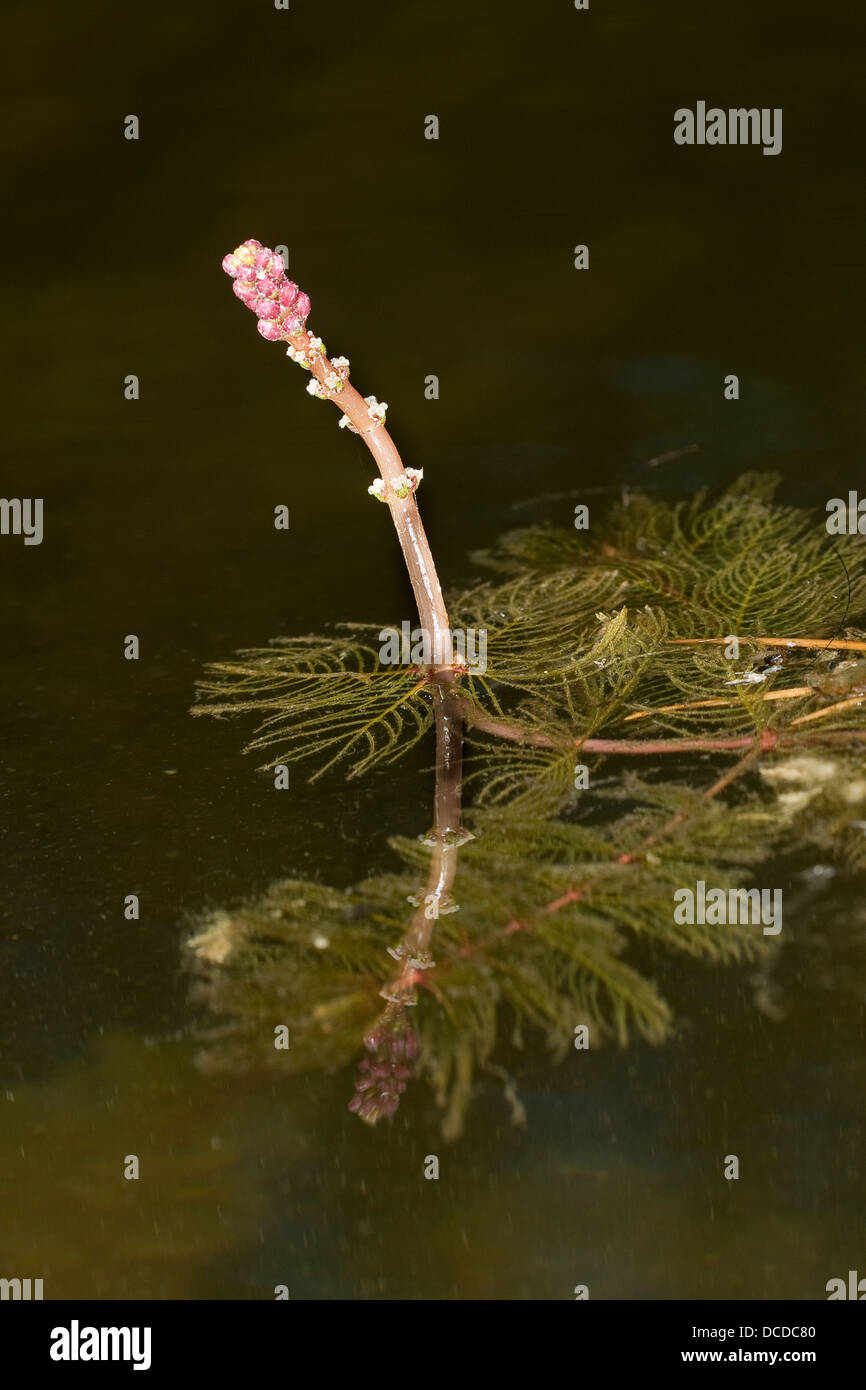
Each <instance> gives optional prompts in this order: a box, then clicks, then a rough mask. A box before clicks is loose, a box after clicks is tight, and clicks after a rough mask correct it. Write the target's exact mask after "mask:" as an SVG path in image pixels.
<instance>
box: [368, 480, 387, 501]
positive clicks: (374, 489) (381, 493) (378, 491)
mask: <svg viewBox="0 0 866 1390" xmlns="http://www.w3.org/2000/svg"><path fill="white" fill-rule="evenodd" d="M367 491H368V492H369V494H370V496H371V497H375V498H376V501H377V502H384V501H385V483H384V480H383V479H382V478H377V479H376V480H375V482H372V483H371V484H370V486H369V487H368V488H367Z"/></svg>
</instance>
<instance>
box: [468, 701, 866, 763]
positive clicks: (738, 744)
mask: <svg viewBox="0 0 866 1390" xmlns="http://www.w3.org/2000/svg"><path fill="white" fill-rule="evenodd" d="M460 703H461V708H462V711H463V715H464V718H465V720H466V723H467V724H469V725H470V726H471V727H472V728H474V729H479V730H480V731H481V733H484V734H493V735H494V736H495V737H496V738H505V739H508V740H509V741H510V742H511V743H523V744H527V745H528V746H529V747H531V748H556V747H557V744H556V743H554V741H553V739H550V738H548V737H547V735H546V734H540V733H533V732H532V731H531V730H527V729H521V728H519V727H518V726H517V725H515V724H507V723H506V722H505V721H504V720H502V719H490V718H489V717H488V716H487V715H486V714H483V713H481V712H480V711H479V710H478V708H477V707H476V706H475V705H473V704H471V702H470V701H469V700H461V701H460ZM760 738H761V740H762V743H761V746H762V748H763V749H764V751H765V752H766V751H769V750H770V749H771V748H801V747H803V745H804V744H808V745H809V746H811V745H818V744H823V743H844V742H846V741H848V740H850V739H854V740H855V741H856V742H862V741H863V740H866V732H864V731H862V730H854V729H852V730H851V732H850V733H848V732H845V731H834V732H832V733H827V734H815V735H813V736H812V737H811V738H809V739H806V738H804V737H803V736H802V735H797V734H789V733H786V732H784V731H783V732H780V733H776V732H775V731H774V730H773V729H764V731H763V733H762V734H761V735H760ZM754 743H755V736H754V735H753V734H745V735H743V736H742V737H738V738H645V739H642V738H584V739H580V738H576V739H575V740H574V746H575V748H578V749H580V751H581V752H583V753H625V754H630V753H635V754H645V755H647V756H651V755H652V754H654V753H728V752H736V751H737V750H738V749H740V748H752V747H753V746H754Z"/></svg>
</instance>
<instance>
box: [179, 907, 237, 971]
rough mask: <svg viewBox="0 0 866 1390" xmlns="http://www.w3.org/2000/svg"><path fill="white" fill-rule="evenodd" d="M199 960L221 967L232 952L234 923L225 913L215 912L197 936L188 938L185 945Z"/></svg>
mask: <svg viewBox="0 0 866 1390" xmlns="http://www.w3.org/2000/svg"><path fill="white" fill-rule="evenodd" d="M186 944H187V946H188V947H189V949H190V950H191V951H193V952H194V953H195V954H196V955H197V956H198V958H199V960H206V961H209V962H210V963H211V964H212V965H222V963H223V961H225V960H227V959H228V957H229V956H230V955H231V953H232V951H233V950H234V944H235V943H234V923H233V922H232V919H231V917H229V916H228V914H227V913H225V912H217V913H215V914H214V916H213V917H211V919H210V922H209V924H208V926H207V927H206V929H205V930H204V931H203V932H200V933H199V935H198V936H193V937H190V939H189V941H188V942H187V943H186Z"/></svg>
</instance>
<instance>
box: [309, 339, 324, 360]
mask: <svg viewBox="0 0 866 1390" xmlns="http://www.w3.org/2000/svg"><path fill="white" fill-rule="evenodd" d="M307 347H308V348H309V349H310V351H311V352H318V353H320V354H321V355H322V357H324V355H325V344H324V343H323V342H322V340H321V338H310V339H309V341H308V342H307Z"/></svg>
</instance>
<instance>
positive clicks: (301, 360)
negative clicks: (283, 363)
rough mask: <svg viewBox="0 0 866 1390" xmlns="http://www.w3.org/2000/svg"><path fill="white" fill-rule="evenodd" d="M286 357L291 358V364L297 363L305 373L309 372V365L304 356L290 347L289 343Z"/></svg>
mask: <svg viewBox="0 0 866 1390" xmlns="http://www.w3.org/2000/svg"><path fill="white" fill-rule="evenodd" d="M286 356H287V357H291V359H292V361H293V362H297V364H298V366H299V367H306V368H307V371H309V370H310V364H309V362H308V361H307V359H306V357H305V356H304V354H303V353H302V352H300V351H299V350H298V349H297V348H296V347H292V345H291V343H289V346H288V347H287V348H286Z"/></svg>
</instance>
